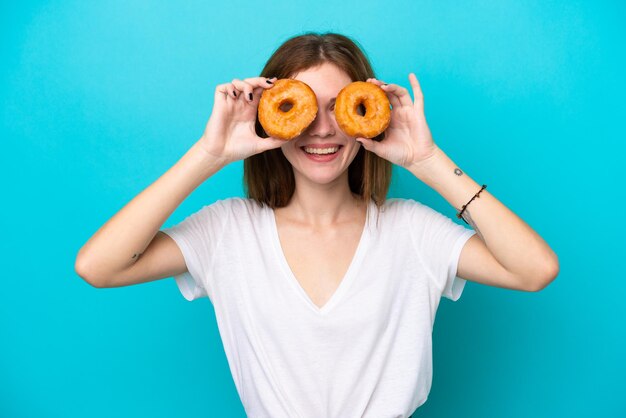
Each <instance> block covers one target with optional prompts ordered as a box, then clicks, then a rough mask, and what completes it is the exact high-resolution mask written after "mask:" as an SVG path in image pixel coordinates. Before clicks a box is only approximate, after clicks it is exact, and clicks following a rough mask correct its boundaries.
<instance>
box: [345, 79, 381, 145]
mask: <svg viewBox="0 0 626 418" xmlns="http://www.w3.org/2000/svg"><path fill="white" fill-rule="evenodd" d="M361 105H363V107H364V108H365V114H364V115H361V113H359V106H361ZM335 120H336V121H337V125H339V128H341V130H342V131H344V132H345V133H346V135H348V136H352V137H362V138H373V137H375V136H377V135H379V134H380V133H381V132H383V131H384V130H385V129H387V126H389V122H390V121H391V110H390V103H389V99H388V98H387V95H386V94H385V92H384V91H383V89H381V88H380V87H378V86H377V85H376V84H373V83H368V82H365V81H355V82H353V83H350V84H348V85H347V86H346V87H344V88H343V89H341V91H340V92H339V94H337V99H336V100H335Z"/></svg>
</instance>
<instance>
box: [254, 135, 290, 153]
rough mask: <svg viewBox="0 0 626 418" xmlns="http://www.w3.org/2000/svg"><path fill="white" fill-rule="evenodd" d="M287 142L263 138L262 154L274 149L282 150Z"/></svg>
mask: <svg viewBox="0 0 626 418" xmlns="http://www.w3.org/2000/svg"><path fill="white" fill-rule="evenodd" d="M285 142H286V141H284V140H282V139H278V138H274V137H271V136H269V137H267V138H261V140H260V141H259V148H260V152H264V151H269V150H271V149H274V148H280V147H281V146H282V145H284V144H285Z"/></svg>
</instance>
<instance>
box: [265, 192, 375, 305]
mask: <svg viewBox="0 0 626 418" xmlns="http://www.w3.org/2000/svg"><path fill="white" fill-rule="evenodd" d="M373 206H375V204H374V201H373V200H370V202H369V203H368V205H367V212H366V215H365V224H364V225H363V232H361V238H360V239H359V244H358V245H357V248H356V251H355V252H354V255H353V257H352V261H350V265H349V266H348V269H347V270H346V273H345V274H344V276H343V278H342V279H341V282H340V283H339V286H337V288H336V289H335V291H334V293H333V294H332V296H331V297H330V298H329V299H328V300H327V301H326V303H325V304H324V305H323V306H322V307H321V308H320V307H318V306H317V305H316V304H315V303H314V302H313V301H312V300H311V298H310V297H309V295H308V294H307V292H306V291H305V290H304V288H303V287H302V285H301V284H300V282H299V281H298V279H297V278H296V276H295V274H294V273H293V271H292V270H291V267H290V266H289V263H288V262H287V257H286V256H285V253H284V251H283V248H282V246H281V244H280V236H279V235H278V225H277V223H276V215H275V213H274V210H273V209H272V208H270V207H266V208H267V212H268V216H269V218H270V222H269V224H270V229H271V233H272V244H273V245H272V246H273V247H274V252H275V254H276V259H277V260H278V263H279V264H280V267H281V269H282V270H283V273H284V274H285V276H286V278H287V281H288V282H289V283H290V284H291V285H292V287H293V288H294V289H295V290H296V292H297V293H299V294H300V296H301V298H302V299H303V300H304V302H305V303H306V304H307V305H308V306H309V307H310V308H311V309H312V310H313V311H314V312H315V313H317V314H319V315H324V314H326V313H327V312H328V311H329V310H331V309H332V308H333V306H335V305H336V304H337V303H338V302H339V301H340V300H341V298H342V296H343V295H344V293H345V292H346V291H347V289H348V288H349V287H350V284H351V283H352V281H353V280H354V277H355V275H356V272H357V270H358V267H359V266H360V264H361V261H362V259H363V256H364V254H365V251H366V249H367V246H368V244H369V240H370V234H371V231H370V229H371V218H372V210H373Z"/></svg>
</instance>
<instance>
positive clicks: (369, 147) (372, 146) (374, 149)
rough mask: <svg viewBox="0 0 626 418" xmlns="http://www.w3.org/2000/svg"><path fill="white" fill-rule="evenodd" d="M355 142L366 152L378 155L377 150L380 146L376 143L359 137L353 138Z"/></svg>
mask: <svg viewBox="0 0 626 418" xmlns="http://www.w3.org/2000/svg"><path fill="white" fill-rule="evenodd" d="M355 140H356V142H358V143H360V144H361V145H363V147H364V148H365V149H366V150H368V151H371V152H373V153H374V154H378V152H377V151H378V150H379V148H380V144H379V143H378V142H376V141H372V140H371V139H369V138H361V137H360V136H358V137H356V138H355Z"/></svg>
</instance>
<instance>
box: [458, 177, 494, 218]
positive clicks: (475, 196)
mask: <svg viewBox="0 0 626 418" xmlns="http://www.w3.org/2000/svg"><path fill="white" fill-rule="evenodd" d="M486 188H487V185H486V184H483V187H482V188H481V189H480V190H479V191H478V193H476V194H475V195H474V197H472V198H471V199H470V201H469V202H467V203H466V204H464V205H463V207H462V208H461V212H459V213H457V214H456V217H457V218H461V219H463V222H465V223H466V224H468V223H467V221H466V220H465V218H463V217H462V216H463V212H465V208H466V207H467V205H469V204H470V203H472V200H474V199H476V198H477V197H478V195H479V194H480V192H482V191H483V190H485V189H486ZM468 225H469V224H468Z"/></svg>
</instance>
